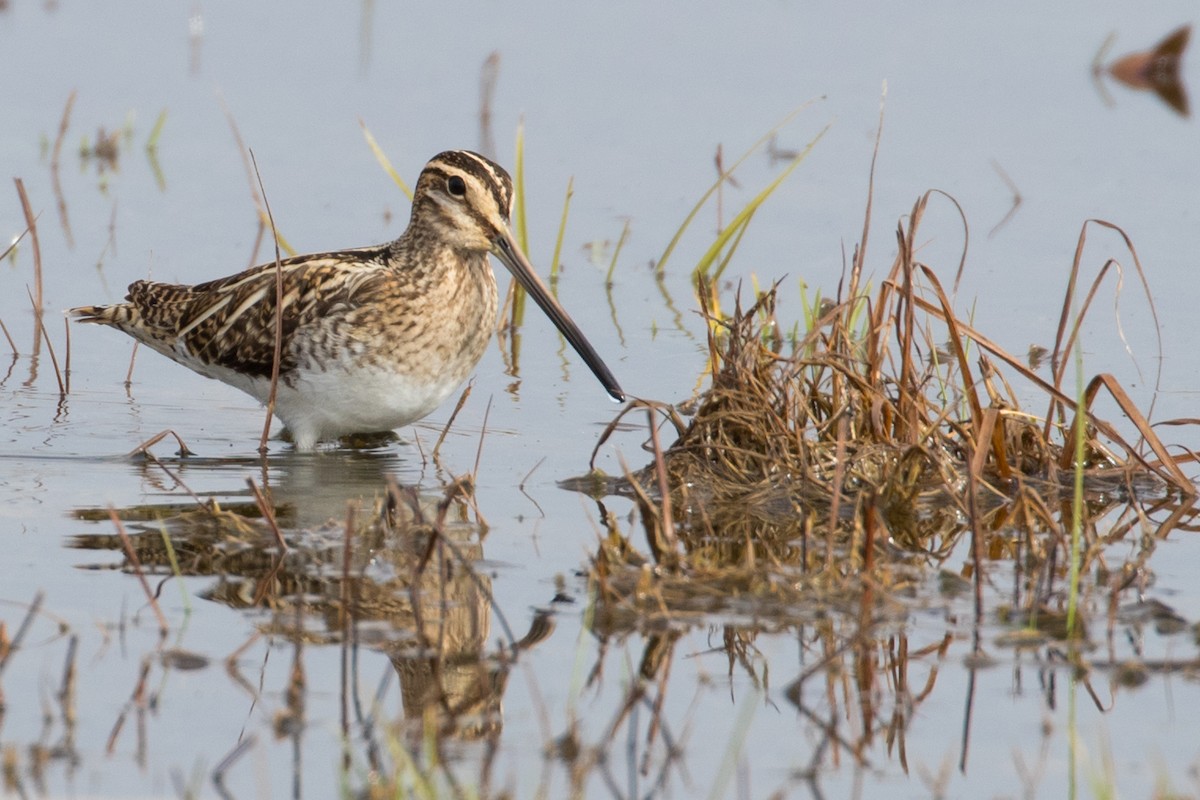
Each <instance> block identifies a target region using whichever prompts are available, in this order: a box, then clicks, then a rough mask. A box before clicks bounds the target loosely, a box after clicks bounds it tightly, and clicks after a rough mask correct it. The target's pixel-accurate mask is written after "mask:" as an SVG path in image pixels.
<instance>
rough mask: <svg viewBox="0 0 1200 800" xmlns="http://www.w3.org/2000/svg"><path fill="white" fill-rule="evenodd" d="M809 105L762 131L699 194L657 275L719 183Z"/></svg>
mask: <svg viewBox="0 0 1200 800" xmlns="http://www.w3.org/2000/svg"><path fill="white" fill-rule="evenodd" d="M809 105H811V102H810V103H805V104H804V105H802V106H800V107H799V108H797V109H796V110H794V111H792V112H791V113H789V114H788V115H787V116H786V117H784V118H783V119H782V120H780V121H779V123H778V124H777V125H776V126H775V127H773V128H771V130H769V131H767V132H766V133H764V134H763V135H762V136H761V137H760V138H759V139H758V140H757V141H756V142H754V144H752V145H750V147H749V149H747V150H746V152H744V153H742V155H741V156H739V157H738V159H737V160H736V161H734V162H733V164H731V165H730V166H729V169H727V170H725V171H724V172H722V173H721V174H720V175H718V176H717V180H716V181H715V182H714V183H713V185H712V186H710V187H708V191H706V192H705V193H704V194H702V195H701V196H700V199H699V200H697V201H696V205H694V206H692V210H691V211H689V212H688V215H687V216H686V217H684V218H683V222H682V223H680V225H679V228H678V229H676V231H675V235H674V236H672V237H671V241H670V242H668V243H667V249H666V250H664V251H663V254H662V255H661V256H659V257H658V263H657V264H656V266H655V270H656V271H657V272H658V274H659V275H661V274H662V271H663V269H664V268H665V267H666V264H667V259H668V258H670V257H671V253H672V252H674V250H675V246H676V245H678V244H679V240H680V239H682V238H683V234H684V232H685V231H687V229H688V228H689V227H690V226H691V224H692V220H694V219H695V218H696V215H697V214H698V213H700V209H701V208H703V207H704V204H705V203H707V202H708V199H709V198H710V197H712V196H713V195H714V194H716V192H717V189H719V188H721V184H722V183H724V182H725V181H726V180H727V179H728V178H729V176H731V175H733V173H734V172H735V171H736V170H737V168H738V167H740V166H741V165H742V163H743V162H744V161H745V160H746V159H748V158H749V157H750V156H751V155H753V154H754V153H755V152H757V151H758V149H759V148H760V147H762V146H763V145H764V144H766V143H767V142H768V141H770V139H771V137H772V136H774V135H775V134H777V133H779V131H780V130H781V129H782V128H783V127H784V126H785V125H787V124H788V123H789V122H791V121H792V120H793V119H795V118H796V116H797V115H798V114H799V113H800V112H801V111H803V110H804V109H806V108H808V107H809Z"/></svg>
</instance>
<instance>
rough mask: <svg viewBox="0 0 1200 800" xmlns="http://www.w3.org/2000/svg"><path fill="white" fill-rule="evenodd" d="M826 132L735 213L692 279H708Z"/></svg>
mask: <svg viewBox="0 0 1200 800" xmlns="http://www.w3.org/2000/svg"><path fill="white" fill-rule="evenodd" d="M828 130H829V126H828V125H826V126H825V127H824V128H822V129H821V132H820V133H818V134H817V135H816V136H815V137H813V139H812V141H810V142H809V143H808V144H807V145H805V147H804V149H803V150H801V151H800V152H799V153H798V154H797V155H796V157H795V158H793V159H792V160H791V161H790V162H789V163H788V165H787V167H785V168H784V169H783V171H782V172H780V173H779V174H778V175H776V176H775V179H774V180H772V181H771V182H770V183H769V184H767V186H766V188H764V189H763V190H762V191H761V192H759V193H758V194H757V195H755V197H754V199H752V200H751V201H750V202H749V203H747V204H746V205H745V207H744V208H743V209H742V210H741V211H739V212H738V213H737V216H735V217H734V218H733V220H732V221H730V223H729V225H727V226H726V227H725V230H723V231H721V233H720V235H719V236H717V239H716V241H714V242H713V243H712V245H711V246H710V247H709V248H708V250H707V252H705V254H704V255H703V256H701V257H700V261H699V262H698V263H697V264H696V268H695V269H694V270H692V277H693V278H699V277H708V272H709V268H710V267H711V266H712V263H713V262H714V261H715V260H716V258H717V256H718V255H720V254H721V252H722V251H723V250H724V249H725V245H727V244H728V243H729V242H730V240H734V241H735V242H736V241H740V240H741V235H742V233H743V230H742V229H743V228H744V227H745V226H746V225H748V224H749V223H750V220H751V219H752V218H753V217H754V213H755V212H756V211H758V209H759V206H761V205H762V204H763V203H764V202H765V201H766V199H767V198H768V197H770V196H771V195H772V194H773V193H774V192H775V190H776V189H778V188H779V186H780V184H782V183H783V182H784V181H785V180H787V178H788V176H789V175H791V174H792V173H793V172H795V170H796V167H798V166H800V162H802V161H803V160H804V159H805V158H807V157H808V154H809V153H811V152H812V149H813V148H814V147H815V146H816V144H817V142H819V141H821V137H822V136H824V135H825V132H826V131H828ZM735 237H736V238H735ZM725 263H728V259H726V260H725ZM724 268H725V264H724V263H723V264H722V265H721V269H722V270H723V269H724ZM717 274H718V275H719V274H720V273H719V272H718V273H717Z"/></svg>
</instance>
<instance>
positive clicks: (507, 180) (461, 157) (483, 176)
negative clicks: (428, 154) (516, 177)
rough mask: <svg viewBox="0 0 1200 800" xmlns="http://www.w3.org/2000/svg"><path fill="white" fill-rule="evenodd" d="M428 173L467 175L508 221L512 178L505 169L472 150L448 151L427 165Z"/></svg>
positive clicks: (447, 175) (510, 206)
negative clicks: (485, 193)
mask: <svg viewBox="0 0 1200 800" xmlns="http://www.w3.org/2000/svg"><path fill="white" fill-rule="evenodd" d="M425 169H426V171H431V172H435V173H437V174H440V175H442V176H444V177H447V178H448V177H449V176H450V175H452V174H453V172H451V171H449V170H453V171H457V172H462V173H465V174H467V175H469V176H471V177H472V178H474V179H475V180H476V181H477V182H478V183H479V185H480V186H482V187H484V188H485V189H486V190H487V191H488V192H489V193H490V194H491V195H492V200H494V201H495V203H496V206H497V208H499V209H500V212H501V213H502V214H503V215H504V217H505V218H506V219H507V218H508V215H509V211H510V210H511V209H512V191H513V190H512V178H511V177H510V176H509V174H508V172H507V171H505V169H504V168H503V167H501V166H500V165H499V164H496V163H495V162H493V161H490V160H488V159H486V158H484V157H483V156H481V155H479V154H478V153H472V152H471V151H470V150H447V151H446V152H444V153H439V154H438V155H436V156H434V157H433V158H432V159H431V160H430V162H429V163H428V164H426V165H425Z"/></svg>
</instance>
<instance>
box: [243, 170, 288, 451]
mask: <svg viewBox="0 0 1200 800" xmlns="http://www.w3.org/2000/svg"><path fill="white" fill-rule="evenodd" d="M250 162H251V164H253V166H254V177H255V178H256V179H257V181H258V189H259V192H260V193H261V195H262V200H263V206H264V207H265V208H266V210H267V222H269V223H270V225H271V241H273V242H274V243H275V350H274V352H273V354H272V356H271V391H270V392H269V393H268V394H267V419H266V421H264V422H263V431H262V438H261V439H259V441H258V452H259V455H266V454H267V437H268V436H269V435H270V433H271V418H272V417H273V416H274V415H275V393H276V391H277V390H278V388H279V363H280V361H281V360H282V359H283V261H282V259H281V258H280V255H279V233H278V231H276V230H275V217H274V216H272V215H271V203H270V201H269V200H267V190H266V188H265V187H264V186H263V182H262V175H261V174H260V173H259V171H258V160H257V159H255V158H254V151H253V150H251V151H250Z"/></svg>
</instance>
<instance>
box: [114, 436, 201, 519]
mask: <svg viewBox="0 0 1200 800" xmlns="http://www.w3.org/2000/svg"><path fill="white" fill-rule="evenodd" d="M168 436H174V437H175V443H176V444H177V445H179V455H181V456H184V457H186V456H190V455H193V453H192V451H191V450H189V449H188V446H187V443H186V442H184V441H183V437H181V436H180V435H179V434H178V433H176V432H175V431H173V430H171V429H170V428H168V429H167V430H164V431H159V432H158V433H156V434H154V435H153V436H151V437H150V438H149V439H147V440H146V441H144V442H142V443H141V444H139V445H138V446H137V447H135V448H133V449H132V450H130V451H129V452H128V453H126V455H125V457H126V458H133V457H134V456H146V457H147V458H151V459H154V460H155V461H158V459H157V458H154V454H153V453H151V452H150V448H151V447H153V446H154V445H156V444H158V443H159V442H161V441H162V440H163V439H165V438H167V437H168ZM159 466H163V465H162V463H161V462H159ZM163 469H164V470H165V469H166V467H163ZM167 474H168V475H171V473H170V471H168V472H167ZM171 477H172V478H174V479H175V480H176V481H178V482H179V485H180V486H183V481H180V480H179V479H178V478H177V477H176V476H175V475H171ZM192 497H193V498H196V495H195V494H193V495H192ZM197 502H199V499H198V498H197Z"/></svg>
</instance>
